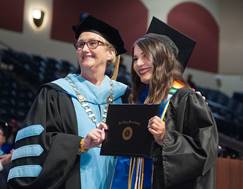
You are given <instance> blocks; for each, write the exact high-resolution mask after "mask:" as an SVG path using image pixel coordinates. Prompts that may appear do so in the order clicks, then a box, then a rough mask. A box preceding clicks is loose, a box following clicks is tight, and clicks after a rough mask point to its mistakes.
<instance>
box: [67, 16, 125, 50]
mask: <svg viewBox="0 0 243 189" xmlns="http://www.w3.org/2000/svg"><path fill="white" fill-rule="evenodd" d="M72 29H73V31H74V34H75V38H76V39H78V38H79V35H80V34H81V33H82V32H85V31H94V32H97V33H99V34H100V35H102V37H104V38H105V39H106V40H107V41H108V42H109V43H111V44H112V45H113V46H114V47H115V49H116V51H117V55H120V54H123V53H125V52H126V49H125V48H124V42H123V40H122V38H121V36H120V34H119V31H118V30H117V29H116V28H114V27H112V26H110V25H109V24H107V23H105V22H103V21H101V20H99V19H97V18H95V17H93V16H91V15H89V14H87V13H83V12H82V13H81V14H80V23H79V24H77V25H74V26H73V27H72Z"/></svg>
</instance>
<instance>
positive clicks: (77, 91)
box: [65, 76, 114, 127]
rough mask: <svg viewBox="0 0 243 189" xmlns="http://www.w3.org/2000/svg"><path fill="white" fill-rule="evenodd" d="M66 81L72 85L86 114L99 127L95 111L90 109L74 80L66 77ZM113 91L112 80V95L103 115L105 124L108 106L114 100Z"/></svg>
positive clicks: (111, 84)
mask: <svg viewBox="0 0 243 189" xmlns="http://www.w3.org/2000/svg"><path fill="white" fill-rule="evenodd" d="M65 79H66V80H67V81H68V83H69V84H70V86H71V87H72V89H73V90H74V92H75V94H76V96H77V99H78V101H79V103H80V104H81V106H82V107H83V109H84V110H85V112H86V113H87V115H88V117H89V119H90V120H91V121H92V122H93V123H94V124H95V126H96V127H97V126H98V125H99V123H97V119H96V117H95V114H94V112H93V110H92V109H91V108H90V107H89V104H88V103H87V102H86V99H85V97H84V96H83V95H81V93H80V92H79V90H78V88H77V86H76V85H75V83H74V82H73V80H72V79H71V77H70V76H67V77H65ZM112 89H113V83H112V80H110V95H109V96H108V97H107V98H106V102H107V104H106V105H105V108H104V111H103V113H102V122H105V121H106V116H107V109H108V106H109V104H111V103H112V102H113V100H114V97H113V91H112Z"/></svg>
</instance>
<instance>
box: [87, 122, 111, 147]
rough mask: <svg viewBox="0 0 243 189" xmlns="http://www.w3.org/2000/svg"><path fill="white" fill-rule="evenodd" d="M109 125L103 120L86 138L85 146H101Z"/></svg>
mask: <svg viewBox="0 0 243 189" xmlns="http://www.w3.org/2000/svg"><path fill="white" fill-rule="evenodd" d="M107 129H108V127H107V125H106V124H105V123H103V122H101V123H100V124H99V126H98V127H97V128H94V129H92V130H91V131H90V132H89V133H88V134H87V135H86V137H85V138H84V144H83V145H84V146H83V147H84V148H85V149H87V150H88V149H90V148H93V147H96V146H99V145H100V144H101V143H102V142H103V141H104V140H105V130H107Z"/></svg>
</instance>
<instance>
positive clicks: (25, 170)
mask: <svg viewBox="0 0 243 189" xmlns="http://www.w3.org/2000/svg"><path fill="white" fill-rule="evenodd" d="M41 170H42V167H41V166H40V165H23V166H17V167H14V168H12V169H10V171H9V174H8V181H9V180H10V179H13V178H19V177H38V176H39V174H40V172H41Z"/></svg>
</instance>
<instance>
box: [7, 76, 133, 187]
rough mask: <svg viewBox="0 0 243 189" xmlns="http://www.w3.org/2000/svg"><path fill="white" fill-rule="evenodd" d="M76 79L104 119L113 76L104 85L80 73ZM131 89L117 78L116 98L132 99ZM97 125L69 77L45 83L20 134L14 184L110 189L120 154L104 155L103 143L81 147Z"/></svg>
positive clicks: (114, 85)
mask: <svg viewBox="0 0 243 189" xmlns="http://www.w3.org/2000/svg"><path fill="white" fill-rule="evenodd" d="M70 78H71V79H72V80H73V82H74V83H75V85H76V86H77V88H78V90H79V91H80V93H81V94H82V95H83V96H84V97H85V99H86V100H85V102H86V103H88V104H89V107H90V108H91V109H92V110H93V113H94V114H95V115H96V118H97V122H100V121H101V119H102V114H103V113H102V112H103V110H104V107H105V105H106V103H107V102H106V98H107V96H108V95H109V94H110V92H111V90H110V87H111V80H110V78H108V77H107V76H106V77H105V79H104V80H103V82H102V84H101V85H100V86H95V85H93V84H92V83H90V82H89V81H87V80H85V79H84V78H82V77H81V76H78V75H75V74H70ZM128 93H129V90H128V88H127V86H126V85H124V84H122V83H119V82H116V81H112V94H113V96H114V103H122V101H123V102H126V100H127V95H128ZM92 128H95V124H94V123H93V122H92V121H91V120H90V119H89V118H88V115H87V113H86V112H85V111H84V108H83V107H82V106H81V105H80V103H79V102H78V100H77V96H76V94H75V92H74V90H73V89H72V88H71V87H70V83H68V81H67V80H66V79H59V80H57V81H54V82H52V83H48V84H45V85H43V86H42V87H41V89H40V91H39V93H38V95H37V97H36V99H35V101H34V103H33V105H32V106H31V109H30V111H29V112H28V114H27V117H26V120H25V122H24V124H23V127H22V128H21V129H20V130H19V131H18V133H17V136H16V141H15V150H14V152H13V157H12V166H11V169H10V172H9V175H8V186H9V188H10V189H21V188H23V189H71V188H72V189H80V188H90V189H96V188H97V189H103V188H104V189H105V188H107V186H108V185H110V182H111V179H112V174H113V173H114V171H113V170H114V166H115V158H114V157H107V156H100V155H99V151H100V148H92V149H90V150H88V151H87V152H85V153H80V152H79V146H80V140H81V138H83V137H85V136H86V134H87V133H88V132H89V131H90V130H91V129H92Z"/></svg>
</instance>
